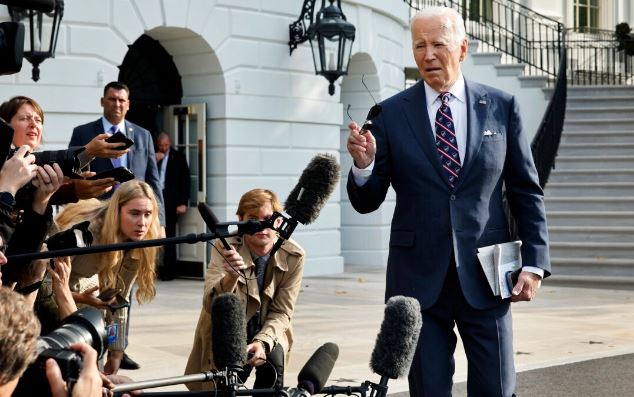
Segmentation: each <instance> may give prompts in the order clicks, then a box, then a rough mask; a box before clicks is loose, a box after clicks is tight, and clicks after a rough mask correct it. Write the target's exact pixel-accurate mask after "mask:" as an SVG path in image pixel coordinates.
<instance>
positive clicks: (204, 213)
mask: <svg viewBox="0 0 634 397" xmlns="http://www.w3.org/2000/svg"><path fill="white" fill-rule="evenodd" d="M198 212H199V213H200V216H201V217H202V218H203V222H205V225H207V229H209V231H211V232H212V233H214V232H215V231H216V225H217V224H218V223H220V221H219V220H218V217H216V214H214V213H213V211H212V210H211V208H209V206H207V204H205V203H203V202H202V201H199V202H198ZM218 238H219V239H220V241H221V242H222V245H223V246H224V247H225V249H226V250H230V249H231V246H230V245H229V243H228V242H227V240H225V238H224V237H218Z"/></svg>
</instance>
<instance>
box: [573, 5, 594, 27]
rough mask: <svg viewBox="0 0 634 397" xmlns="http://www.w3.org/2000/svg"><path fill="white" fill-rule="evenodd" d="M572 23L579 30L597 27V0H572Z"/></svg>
mask: <svg viewBox="0 0 634 397" xmlns="http://www.w3.org/2000/svg"><path fill="white" fill-rule="evenodd" d="M574 2H575V3H574V14H575V15H574V18H575V20H574V24H575V28H576V29H577V30H578V31H580V32H586V31H591V30H593V29H597V28H598V27H599V0H574Z"/></svg>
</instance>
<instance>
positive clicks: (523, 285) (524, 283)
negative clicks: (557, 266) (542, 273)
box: [511, 272, 542, 302]
mask: <svg viewBox="0 0 634 397" xmlns="http://www.w3.org/2000/svg"><path fill="white" fill-rule="evenodd" d="M541 283H542V279H541V277H539V276H538V275H537V274H535V273H531V272H521V273H520V275H519V277H518V278H517V283H516V284H515V287H513V292H512V293H513V295H512V296H511V302H522V301H530V300H532V299H533V298H534V297H535V295H537V289H538V288H539V286H540V285H541Z"/></svg>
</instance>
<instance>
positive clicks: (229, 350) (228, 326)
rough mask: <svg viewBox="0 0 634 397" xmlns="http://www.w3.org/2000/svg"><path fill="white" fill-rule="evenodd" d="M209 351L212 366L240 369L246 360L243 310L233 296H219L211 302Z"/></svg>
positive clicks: (245, 332) (245, 333) (245, 329)
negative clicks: (210, 351)
mask: <svg viewBox="0 0 634 397" xmlns="http://www.w3.org/2000/svg"><path fill="white" fill-rule="evenodd" d="M211 321H212V326H211V341H212V343H211V345H212V347H211V350H212V353H213V356H214V365H215V366H216V368H217V369H219V370H222V369H224V368H226V367H230V368H234V369H235V368H242V366H243V365H244V363H245V361H246V359H247V326H246V322H245V319H244V308H243V307H242V305H241V304H240V299H239V298H238V297H237V296H236V295H235V294H220V295H218V296H217V297H215V298H214V300H213V302H211Z"/></svg>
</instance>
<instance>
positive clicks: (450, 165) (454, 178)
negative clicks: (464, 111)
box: [435, 92, 462, 188]
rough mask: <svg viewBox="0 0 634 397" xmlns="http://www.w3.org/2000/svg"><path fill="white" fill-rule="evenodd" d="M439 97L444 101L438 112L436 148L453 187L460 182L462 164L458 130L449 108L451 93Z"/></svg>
mask: <svg viewBox="0 0 634 397" xmlns="http://www.w3.org/2000/svg"><path fill="white" fill-rule="evenodd" d="M439 98H440V100H441V102H442V103H441V105H440V108H438V111H437V112H436V123H435V124H436V150H437V151H438V157H439V158H440V163H441V164H442V168H443V170H444V171H445V174H446V175H447V179H448V180H449V185H450V186H451V187H452V188H453V187H454V186H455V185H456V183H457V182H458V176H459V175H460V169H461V168H462V165H461V164H460V153H459V152H458V140H457V139H456V130H455V127H454V123H453V118H452V116H451V109H450V108H449V99H450V98H451V93H449V92H444V93H442V94H440V96H439Z"/></svg>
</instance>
